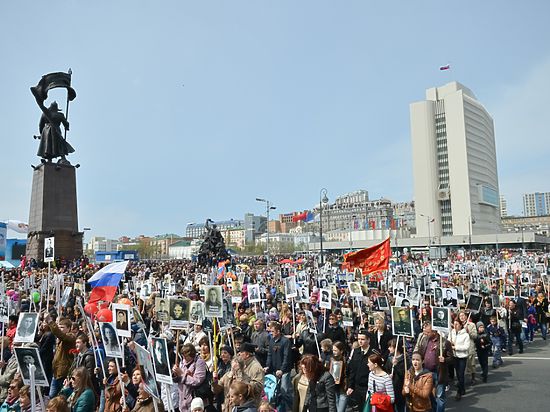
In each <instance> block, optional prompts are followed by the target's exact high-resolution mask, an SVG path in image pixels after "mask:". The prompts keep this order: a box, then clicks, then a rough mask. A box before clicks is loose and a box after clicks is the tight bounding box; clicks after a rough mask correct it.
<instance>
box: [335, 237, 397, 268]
mask: <svg viewBox="0 0 550 412" xmlns="http://www.w3.org/2000/svg"><path fill="white" fill-rule="evenodd" d="M390 256H391V249H390V238H387V239H386V240H384V241H383V242H382V243H379V244H377V245H374V246H371V247H369V248H366V249H362V250H358V251H357V252H350V253H346V254H345V255H344V263H343V265H342V267H343V268H346V269H348V270H350V269H355V268H360V269H361V270H362V272H363V275H367V274H369V273H374V272H380V271H382V270H388V267H389V264H390Z"/></svg>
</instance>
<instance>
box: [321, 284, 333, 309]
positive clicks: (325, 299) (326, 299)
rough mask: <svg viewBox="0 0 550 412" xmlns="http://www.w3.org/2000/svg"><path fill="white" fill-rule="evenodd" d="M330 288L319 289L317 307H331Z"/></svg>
mask: <svg viewBox="0 0 550 412" xmlns="http://www.w3.org/2000/svg"><path fill="white" fill-rule="evenodd" d="M330 295H331V290H330V289H321V290H319V307H321V308H323V309H330V308H331V299H330Z"/></svg>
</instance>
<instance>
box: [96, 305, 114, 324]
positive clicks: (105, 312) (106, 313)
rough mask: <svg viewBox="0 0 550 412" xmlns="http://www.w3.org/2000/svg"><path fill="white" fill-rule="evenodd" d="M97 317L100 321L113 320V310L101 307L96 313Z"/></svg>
mask: <svg viewBox="0 0 550 412" xmlns="http://www.w3.org/2000/svg"><path fill="white" fill-rule="evenodd" d="M96 318H97V320H98V321H100V322H112V321H113V312H111V310H110V309H107V308H103V309H100V310H99V311H98V312H97V314H96Z"/></svg>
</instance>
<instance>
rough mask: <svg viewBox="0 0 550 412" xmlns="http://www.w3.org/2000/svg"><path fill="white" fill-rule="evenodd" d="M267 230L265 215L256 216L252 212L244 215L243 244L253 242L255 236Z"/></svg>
mask: <svg viewBox="0 0 550 412" xmlns="http://www.w3.org/2000/svg"><path fill="white" fill-rule="evenodd" d="M266 231H267V217H265V216H256V215H254V214H253V213H246V214H245V215H244V241H245V244H247V245H251V244H254V242H255V241H256V238H257V237H258V236H260V235H261V234H262V233H266Z"/></svg>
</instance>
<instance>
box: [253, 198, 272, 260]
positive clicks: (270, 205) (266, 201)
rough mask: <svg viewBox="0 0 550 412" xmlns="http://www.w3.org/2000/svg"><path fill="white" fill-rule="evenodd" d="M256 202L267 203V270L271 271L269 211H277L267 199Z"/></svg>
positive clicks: (257, 199) (258, 199)
mask: <svg viewBox="0 0 550 412" xmlns="http://www.w3.org/2000/svg"><path fill="white" fill-rule="evenodd" d="M256 202H261V203H265V208H266V215H267V222H266V233H267V239H266V257H267V270H268V271H269V211H271V210H275V209H277V208H276V207H275V206H273V205H272V204H271V202H270V201H269V200H267V199H262V198H259V197H257V198H256Z"/></svg>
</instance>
